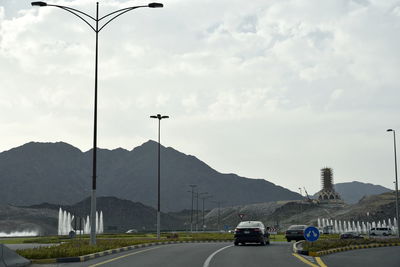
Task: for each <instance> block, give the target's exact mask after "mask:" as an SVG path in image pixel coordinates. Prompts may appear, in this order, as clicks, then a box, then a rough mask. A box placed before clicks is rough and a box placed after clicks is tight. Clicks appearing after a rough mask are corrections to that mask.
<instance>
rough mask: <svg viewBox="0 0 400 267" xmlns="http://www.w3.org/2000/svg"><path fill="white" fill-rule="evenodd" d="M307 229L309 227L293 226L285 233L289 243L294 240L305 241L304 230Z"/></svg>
mask: <svg viewBox="0 0 400 267" xmlns="http://www.w3.org/2000/svg"><path fill="white" fill-rule="evenodd" d="M306 228H307V225H291V226H290V227H289V228H288V229H287V230H286V232H285V238H286V240H287V241H288V242H290V241H292V240H296V241H299V240H305V238H304V230H305V229H306Z"/></svg>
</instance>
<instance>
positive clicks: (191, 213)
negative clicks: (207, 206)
mask: <svg viewBox="0 0 400 267" xmlns="http://www.w3.org/2000/svg"><path fill="white" fill-rule="evenodd" d="M189 186H190V187H191V188H192V191H189V192H191V193H192V209H191V210H190V232H192V233H193V197H194V191H193V190H194V188H195V187H196V186H197V185H195V184H191V185H189Z"/></svg>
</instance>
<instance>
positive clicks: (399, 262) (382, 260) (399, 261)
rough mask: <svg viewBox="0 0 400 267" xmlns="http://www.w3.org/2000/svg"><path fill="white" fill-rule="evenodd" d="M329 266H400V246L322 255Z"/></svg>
mask: <svg viewBox="0 0 400 267" xmlns="http://www.w3.org/2000/svg"><path fill="white" fill-rule="evenodd" d="M321 259H322V261H323V262H324V263H325V265H326V266H328V267H346V266H351V267H369V266H373V267H375V266H376V267H380V266H384V267H399V266H400V247H384V248H369V249H358V250H349V251H346V252H340V253H335V254H330V255H326V256H323V257H321Z"/></svg>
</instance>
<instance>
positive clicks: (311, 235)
mask: <svg viewBox="0 0 400 267" xmlns="http://www.w3.org/2000/svg"><path fill="white" fill-rule="evenodd" d="M304 238H305V239H306V240H307V241H310V242H314V241H317V240H318V238H319V230H318V228H316V227H314V226H309V227H307V228H306V229H305V230H304Z"/></svg>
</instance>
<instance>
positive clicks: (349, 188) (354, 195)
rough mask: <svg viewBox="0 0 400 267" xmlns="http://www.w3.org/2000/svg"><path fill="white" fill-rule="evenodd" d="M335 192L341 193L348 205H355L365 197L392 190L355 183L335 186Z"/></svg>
mask: <svg viewBox="0 0 400 267" xmlns="http://www.w3.org/2000/svg"><path fill="white" fill-rule="evenodd" d="M335 191H336V192H338V193H339V195H340V197H341V198H342V199H343V200H344V202H346V203H347V204H355V203H357V202H358V201H359V200H361V199H362V198H363V197H365V196H370V195H379V194H382V193H386V192H390V191H392V190H390V189H389V188H386V187H383V186H380V185H374V184H370V183H362V182H357V181H353V182H348V183H337V184H335ZM316 196H317V193H315V194H314V195H313V197H314V198H316Z"/></svg>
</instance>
